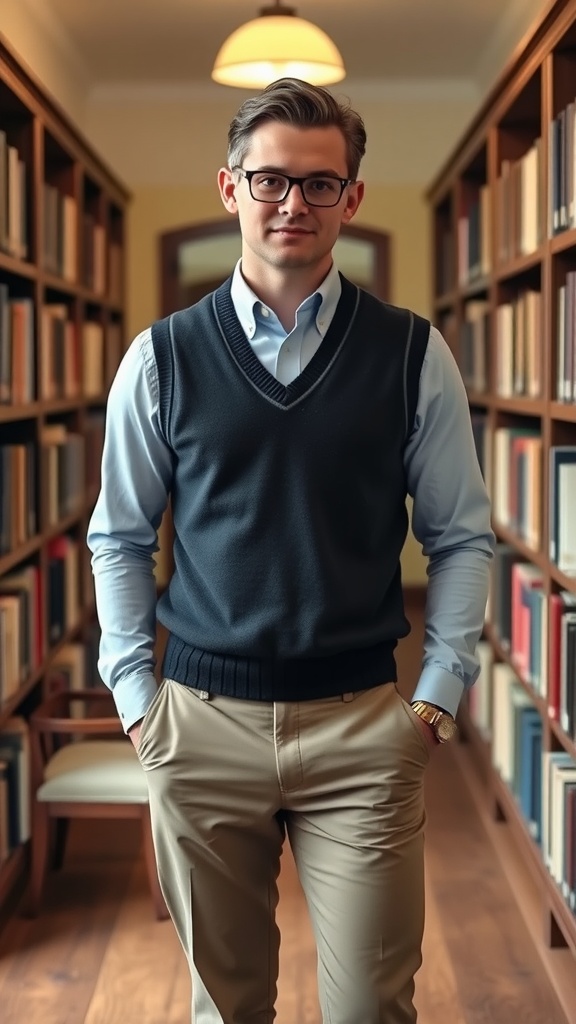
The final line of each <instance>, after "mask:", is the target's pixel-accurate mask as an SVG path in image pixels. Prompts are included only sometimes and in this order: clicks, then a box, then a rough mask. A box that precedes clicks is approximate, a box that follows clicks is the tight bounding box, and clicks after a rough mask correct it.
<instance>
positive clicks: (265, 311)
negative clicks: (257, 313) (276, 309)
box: [260, 306, 270, 316]
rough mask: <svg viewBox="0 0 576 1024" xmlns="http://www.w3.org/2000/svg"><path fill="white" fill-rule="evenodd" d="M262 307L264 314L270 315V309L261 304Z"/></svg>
mask: <svg viewBox="0 0 576 1024" xmlns="http://www.w3.org/2000/svg"><path fill="white" fill-rule="evenodd" d="M260 309H261V312H262V316H270V310H269V309H266V306H261V307H260Z"/></svg>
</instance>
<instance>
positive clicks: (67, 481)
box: [0, 409, 105, 556]
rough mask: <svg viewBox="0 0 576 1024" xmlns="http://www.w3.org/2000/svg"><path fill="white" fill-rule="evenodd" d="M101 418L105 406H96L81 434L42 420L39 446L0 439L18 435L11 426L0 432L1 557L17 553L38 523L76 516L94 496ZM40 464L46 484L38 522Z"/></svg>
mask: <svg viewBox="0 0 576 1024" xmlns="http://www.w3.org/2000/svg"><path fill="white" fill-rule="evenodd" d="M104 422H105V413H104V410H100V409H96V410H93V411H91V412H89V413H88V414H87V415H86V417H85V423H84V426H85V429H84V433H83V434H79V433H76V432H75V431H72V430H70V429H69V428H68V427H67V425H66V424H65V423H62V422H54V423H46V424H44V425H43V426H42V427H41V429H40V435H39V436H40V447H38V445H37V443H36V442H35V441H26V440H23V441H21V442H19V441H3V440H2V434H3V433H6V432H9V433H12V434H17V433H18V431H17V430H15V429H14V428H12V430H9V429H8V428H5V430H4V431H3V432H0V481H1V483H2V486H1V487H0V556H2V555H6V554H9V553H11V552H14V551H17V549H18V548H19V547H21V546H22V545H24V544H26V542H27V541H28V540H30V539H31V538H33V537H35V536H36V535H37V533H38V531H39V528H40V527H41V528H42V529H45V528H47V527H50V526H57V525H58V523H59V522H61V521H62V520H65V519H67V518H68V517H69V516H74V515H77V514H79V513H80V512H81V511H82V509H83V507H84V503H85V501H86V495H87V494H88V496H89V500H90V501H92V500H93V499H95V496H96V491H97V489H98V487H99V483H100V465H101V459H102V449H103V445H104ZM38 452H40V460H39V458H38ZM39 468H41V470H42V476H43V483H44V488H43V501H42V515H43V520H42V523H40V508H39V501H38V493H39V492H38V472H39Z"/></svg>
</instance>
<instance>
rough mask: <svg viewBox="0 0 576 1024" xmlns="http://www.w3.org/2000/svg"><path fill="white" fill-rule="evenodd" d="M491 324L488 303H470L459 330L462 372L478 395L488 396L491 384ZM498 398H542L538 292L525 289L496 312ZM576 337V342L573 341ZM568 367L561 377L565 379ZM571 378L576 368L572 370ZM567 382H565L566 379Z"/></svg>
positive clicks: (495, 383)
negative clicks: (484, 393)
mask: <svg viewBox="0 0 576 1024" xmlns="http://www.w3.org/2000/svg"><path fill="white" fill-rule="evenodd" d="M491 329H492V324H491V318H490V303H489V302H488V300H487V299H474V300H470V301H469V302H467V303H466V305H465V306H464V318H463V320H462V323H461V326H460V360H459V362H460V370H461V373H462V378H463V380H464V383H465V385H466V387H467V388H468V389H469V390H470V391H473V392H476V393H482V392H486V391H489V390H490V388H491V386H492V383H491V365H490V351H491ZM494 331H495V345H494V354H495V359H494V361H495V366H494V382H493V386H494V388H495V391H496V394H498V395H501V396H502V397H503V398H513V397H515V396H525V397H527V398H538V397H540V395H541V394H542V301H541V294H540V292H539V291H536V290H535V289H531V288H529V289H525V290H523V291H522V292H520V293H519V294H518V295H517V296H516V297H515V298H514V299H513V300H511V301H510V302H502V303H500V305H499V306H497V307H496V313H495V321H494ZM571 337H572V336H571ZM567 366H568V363H567V362H565V361H563V362H562V367H561V370H559V372H561V373H562V375H564V373H565V372H567V371H566V370H565V367H567ZM568 372H570V373H571V372H572V363H570V369H569V371H568ZM562 379H563V380H564V376H563V377H562Z"/></svg>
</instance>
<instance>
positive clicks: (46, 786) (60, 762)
mask: <svg viewBox="0 0 576 1024" xmlns="http://www.w3.org/2000/svg"><path fill="white" fill-rule="evenodd" d="M44 780H45V781H44V782H43V783H42V784H41V785H40V786H39V788H38V790H37V792H36V799H37V800H41V801H43V802H45V801H53V802H57V801H66V800H68V801H81V802H82V803H86V802H92V803H99V802H105V803H108V804H113V803H118V804H125V803H142V804H145V803H148V789H147V786H146V776H145V773H144V769H143V768H142V766H141V764H140V761H139V760H138V756H137V754H136V751H135V750H134V747H133V746H132V744H131V743H129V742H128V741H126V740H82V741H80V742H79V743H67V744H66V746H64V747H62V748H61V749H60V750H58V751H57V752H56V753H55V754H53V756H52V757H51V758H50V760H49V762H48V764H47V765H46V768H45V771H44Z"/></svg>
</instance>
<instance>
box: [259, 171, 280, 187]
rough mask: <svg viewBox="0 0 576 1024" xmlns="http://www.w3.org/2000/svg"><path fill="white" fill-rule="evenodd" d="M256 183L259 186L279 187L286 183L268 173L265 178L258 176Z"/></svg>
mask: <svg viewBox="0 0 576 1024" xmlns="http://www.w3.org/2000/svg"><path fill="white" fill-rule="evenodd" d="M256 184H257V185H258V187H259V188H278V187H279V186H280V185H284V182H283V181H282V180H281V179H280V178H275V177H273V175H271V174H267V175H266V177H264V178H257V179H256Z"/></svg>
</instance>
